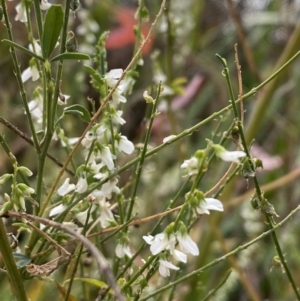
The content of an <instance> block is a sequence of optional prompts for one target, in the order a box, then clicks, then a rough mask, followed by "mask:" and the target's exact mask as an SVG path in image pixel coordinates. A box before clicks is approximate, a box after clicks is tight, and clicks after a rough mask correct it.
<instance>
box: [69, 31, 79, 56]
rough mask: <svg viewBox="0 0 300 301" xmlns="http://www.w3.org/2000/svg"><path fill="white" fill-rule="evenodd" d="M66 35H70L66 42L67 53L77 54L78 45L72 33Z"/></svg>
mask: <svg viewBox="0 0 300 301" xmlns="http://www.w3.org/2000/svg"><path fill="white" fill-rule="evenodd" d="M68 34H70V35H71V38H70V39H69V40H67V42H66V49H67V51H68V52H77V51H78V43H77V40H76V37H75V34H74V32H73V31H69V32H68Z"/></svg>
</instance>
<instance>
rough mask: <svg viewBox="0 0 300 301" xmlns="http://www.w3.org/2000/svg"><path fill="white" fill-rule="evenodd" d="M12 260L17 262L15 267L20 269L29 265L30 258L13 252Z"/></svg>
mask: <svg viewBox="0 0 300 301" xmlns="http://www.w3.org/2000/svg"><path fill="white" fill-rule="evenodd" d="M13 255H14V258H15V260H16V261H17V262H16V265H17V267H18V268H22V267H24V266H26V265H28V264H30V263H31V258H30V257H28V256H26V255H24V254H22V253H15V252H13Z"/></svg>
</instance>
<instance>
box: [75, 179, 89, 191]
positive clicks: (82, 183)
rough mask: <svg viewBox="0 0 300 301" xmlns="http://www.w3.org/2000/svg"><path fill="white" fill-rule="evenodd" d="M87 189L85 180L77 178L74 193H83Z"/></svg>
mask: <svg viewBox="0 0 300 301" xmlns="http://www.w3.org/2000/svg"><path fill="white" fill-rule="evenodd" d="M87 189H88V183H87V180H86V178H79V180H78V182H77V184H76V190H75V191H76V192H78V193H84V192H86V191H87Z"/></svg>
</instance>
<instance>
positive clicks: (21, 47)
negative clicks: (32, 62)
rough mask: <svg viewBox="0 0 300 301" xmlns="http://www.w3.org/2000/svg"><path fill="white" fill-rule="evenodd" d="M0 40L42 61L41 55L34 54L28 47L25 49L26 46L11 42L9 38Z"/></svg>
mask: <svg viewBox="0 0 300 301" xmlns="http://www.w3.org/2000/svg"><path fill="white" fill-rule="evenodd" d="M1 42H3V43H6V44H8V45H9V46H11V47H14V48H17V49H19V50H21V51H23V52H25V53H26V54H28V55H30V56H32V57H34V58H36V59H37V60H39V61H42V62H43V61H44V59H43V58H42V57H41V56H39V55H37V54H35V53H34V52H32V51H30V50H29V49H27V48H25V47H23V46H21V45H19V44H17V43H14V42H12V41H10V40H6V39H4V40H2V41H1Z"/></svg>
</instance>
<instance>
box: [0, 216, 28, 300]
mask: <svg viewBox="0 0 300 301" xmlns="http://www.w3.org/2000/svg"><path fill="white" fill-rule="evenodd" d="M0 241H1V243H0V252H1V255H2V258H3V261H4V264H5V267H6V270H7V273H8V277H9V280H10V287H11V289H12V292H13V294H14V296H15V298H16V300H17V301H28V299H27V296H26V292H25V288H24V285H23V279H22V278H21V275H20V273H19V271H18V269H17V266H16V262H15V259H14V257H13V255H12V251H11V247H10V245H9V241H8V239H7V234H6V229H5V226H4V223H3V219H2V218H0Z"/></svg>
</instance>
